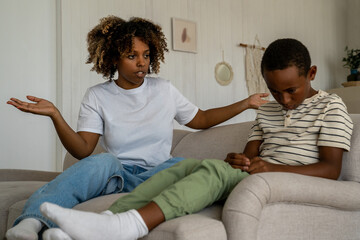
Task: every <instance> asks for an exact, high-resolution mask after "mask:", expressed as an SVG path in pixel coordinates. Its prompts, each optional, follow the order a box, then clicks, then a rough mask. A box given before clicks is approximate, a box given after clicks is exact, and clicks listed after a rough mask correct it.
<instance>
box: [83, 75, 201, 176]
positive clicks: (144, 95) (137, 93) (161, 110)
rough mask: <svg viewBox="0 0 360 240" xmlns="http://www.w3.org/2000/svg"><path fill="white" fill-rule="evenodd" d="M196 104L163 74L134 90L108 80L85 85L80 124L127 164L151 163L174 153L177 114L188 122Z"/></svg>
mask: <svg viewBox="0 0 360 240" xmlns="http://www.w3.org/2000/svg"><path fill="white" fill-rule="evenodd" d="M198 110H199V109H198V108H197V107H196V106H195V105H193V104H192V103H191V102H189V101H188V100H187V99H186V98H185V97H184V96H183V95H182V94H181V93H180V92H179V91H178V90H177V89H176V88H175V87H174V86H173V85H172V84H171V83H170V82H169V81H167V80H164V79H161V78H150V77H146V78H145V79H144V83H143V84H142V85H141V86H140V87H138V88H135V89H130V90H125V89H123V88H120V87H119V86H118V85H116V83H115V82H114V81H107V82H104V83H101V84H98V85H95V86H93V87H91V88H89V89H88V90H87V92H86V94H85V96H84V99H83V101H82V103H81V106H80V113H79V120H78V127H77V130H78V131H85V132H93V133H98V134H100V135H102V137H101V145H102V146H103V147H104V149H105V150H106V151H107V152H109V153H112V154H114V155H115V156H117V157H118V158H119V159H120V160H121V162H122V163H123V164H130V165H138V166H141V167H143V168H146V169H149V168H151V167H154V166H157V165H158V164H160V163H163V162H164V161H166V160H167V159H169V158H170V157H171V155H170V150H171V144H172V136H173V120H174V119H175V120H176V121H177V122H178V123H179V124H182V125H184V124H187V123H189V122H190V121H191V120H192V119H193V118H194V117H195V115H196V113H197V112H198Z"/></svg>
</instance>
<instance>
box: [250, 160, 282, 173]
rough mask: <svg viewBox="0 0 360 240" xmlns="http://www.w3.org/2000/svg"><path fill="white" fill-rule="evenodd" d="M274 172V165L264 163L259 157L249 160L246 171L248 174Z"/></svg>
mask: <svg viewBox="0 0 360 240" xmlns="http://www.w3.org/2000/svg"><path fill="white" fill-rule="evenodd" d="M274 171H276V164H272V163H268V162H265V161H264V160H262V159H261V158H260V157H254V158H252V159H251V163H250V166H249V170H248V172H249V173H250V174H255V173H262V172H274Z"/></svg>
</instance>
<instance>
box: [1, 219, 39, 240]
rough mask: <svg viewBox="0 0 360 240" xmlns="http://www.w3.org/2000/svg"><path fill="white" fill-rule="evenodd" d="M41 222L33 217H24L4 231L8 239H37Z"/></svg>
mask: <svg viewBox="0 0 360 240" xmlns="http://www.w3.org/2000/svg"><path fill="white" fill-rule="evenodd" d="M42 227H43V224H42V223H41V222H40V221H39V220H37V219H35V218H25V219H24V220H22V221H20V222H19V224H17V225H16V226H15V227H13V228H10V229H9V230H8V231H7V232H6V238H7V239H8V240H37V239H38V233H39V232H40V230H41V228H42Z"/></svg>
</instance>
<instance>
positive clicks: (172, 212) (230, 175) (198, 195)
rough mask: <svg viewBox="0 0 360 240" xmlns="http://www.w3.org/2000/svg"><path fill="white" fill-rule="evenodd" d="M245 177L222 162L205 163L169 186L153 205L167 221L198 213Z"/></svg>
mask: <svg viewBox="0 0 360 240" xmlns="http://www.w3.org/2000/svg"><path fill="white" fill-rule="evenodd" d="M248 175H249V174H248V173H246V172H242V171H241V170H239V169H234V168H232V167H231V166H230V165H229V164H228V163H226V162H224V161H222V160H213V159H206V160H203V161H202V162H201V165H199V166H197V167H196V168H195V169H194V170H193V173H192V174H190V175H188V176H187V177H185V178H183V179H181V180H180V181H178V182H176V183H175V184H172V185H171V186H169V187H168V188H167V189H165V190H164V191H163V192H161V193H160V194H159V195H158V196H156V197H154V198H153V201H154V202H155V203H156V204H157V205H158V206H159V207H160V209H161V210H162V212H163V213H164V216H165V219H166V220H170V219H173V218H176V217H180V216H184V215H186V214H191V213H194V212H198V211H200V210H202V209H203V208H205V207H207V206H209V205H211V204H213V203H214V202H216V201H218V200H222V199H225V198H226V197H227V196H228V195H229V194H230V192H231V191H232V190H233V188H234V187H235V186H236V185H237V183H238V182H240V181H241V180H242V179H244V178H245V177H247V176H248Z"/></svg>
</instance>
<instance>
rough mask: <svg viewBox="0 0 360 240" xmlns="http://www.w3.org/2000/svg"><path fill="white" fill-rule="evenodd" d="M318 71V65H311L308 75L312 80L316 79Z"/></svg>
mask: <svg viewBox="0 0 360 240" xmlns="http://www.w3.org/2000/svg"><path fill="white" fill-rule="evenodd" d="M316 71H317V67H316V66H315V65H314V66H311V67H310V70H309V72H308V74H307V75H308V76H307V77H308V79H309V80H310V81H312V80H314V79H315V76H316Z"/></svg>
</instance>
